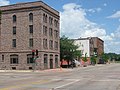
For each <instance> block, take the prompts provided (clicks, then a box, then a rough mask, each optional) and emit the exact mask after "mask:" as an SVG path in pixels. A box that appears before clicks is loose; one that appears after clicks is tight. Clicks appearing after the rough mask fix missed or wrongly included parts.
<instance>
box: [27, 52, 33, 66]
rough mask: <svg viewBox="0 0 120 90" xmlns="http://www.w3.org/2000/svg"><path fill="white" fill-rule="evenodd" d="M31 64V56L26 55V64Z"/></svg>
mask: <svg viewBox="0 0 120 90" xmlns="http://www.w3.org/2000/svg"><path fill="white" fill-rule="evenodd" d="M32 63H34V61H33V58H32V55H31V54H28V55H27V64H32Z"/></svg>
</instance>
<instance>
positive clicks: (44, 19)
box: [43, 14, 47, 23]
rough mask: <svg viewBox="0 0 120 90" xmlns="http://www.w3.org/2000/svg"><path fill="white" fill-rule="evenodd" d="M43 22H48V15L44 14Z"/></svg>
mask: <svg viewBox="0 0 120 90" xmlns="http://www.w3.org/2000/svg"><path fill="white" fill-rule="evenodd" d="M43 22H45V23H47V15H46V14H43Z"/></svg>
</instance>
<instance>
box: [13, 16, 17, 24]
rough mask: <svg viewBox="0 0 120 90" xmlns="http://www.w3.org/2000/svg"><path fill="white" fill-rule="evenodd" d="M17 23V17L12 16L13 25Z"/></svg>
mask: <svg viewBox="0 0 120 90" xmlns="http://www.w3.org/2000/svg"><path fill="white" fill-rule="evenodd" d="M16 21H17V17H16V15H13V23H15V22H16Z"/></svg>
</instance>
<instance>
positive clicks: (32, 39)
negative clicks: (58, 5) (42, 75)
mask: <svg viewBox="0 0 120 90" xmlns="http://www.w3.org/2000/svg"><path fill="white" fill-rule="evenodd" d="M0 10H1V12H2V14H1V21H0V22H1V23H0V69H19V70H20V69H32V68H33V59H32V50H36V49H37V50H38V56H39V58H38V59H37V60H36V63H37V65H36V66H35V68H36V69H48V68H51V69H52V68H57V67H59V59H60V48H59V32H60V31H59V12H58V11H56V10H55V9H53V8H51V7H50V6H48V5H47V4H45V3H44V2H42V1H36V2H28V3H18V4H13V5H7V6H1V7H0Z"/></svg>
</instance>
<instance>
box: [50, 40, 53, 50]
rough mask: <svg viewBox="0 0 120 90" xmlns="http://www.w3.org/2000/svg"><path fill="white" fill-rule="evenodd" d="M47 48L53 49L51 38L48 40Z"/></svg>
mask: <svg viewBox="0 0 120 90" xmlns="http://www.w3.org/2000/svg"><path fill="white" fill-rule="evenodd" d="M49 48H50V49H53V40H50V41H49Z"/></svg>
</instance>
